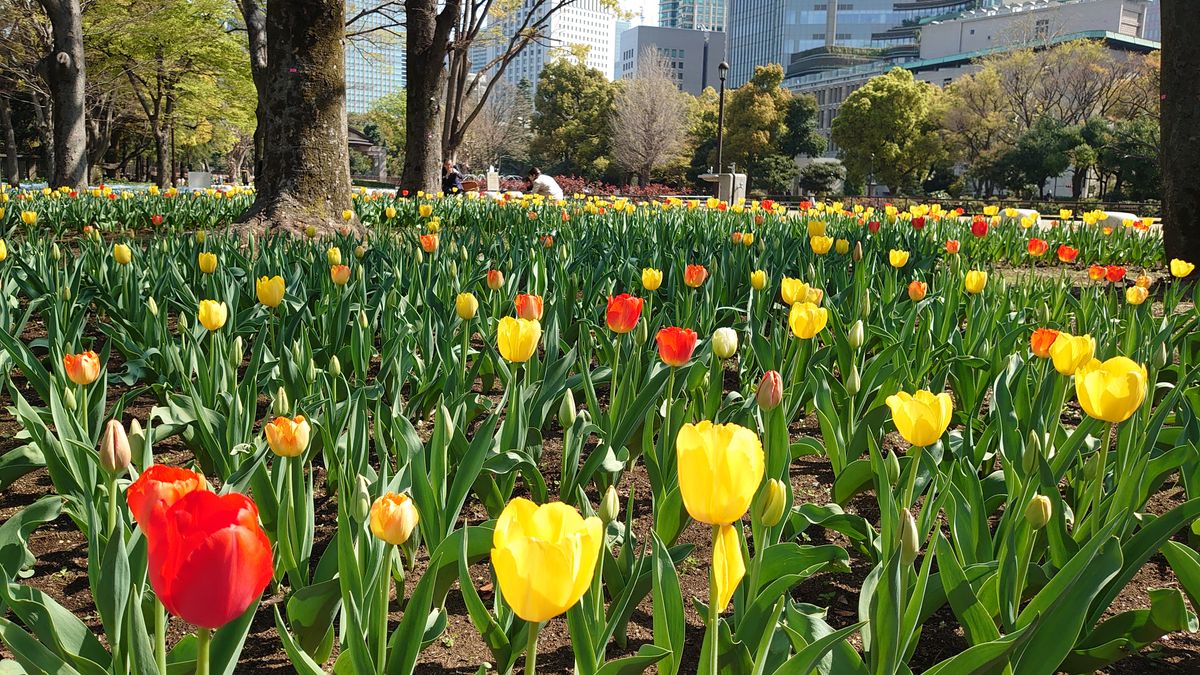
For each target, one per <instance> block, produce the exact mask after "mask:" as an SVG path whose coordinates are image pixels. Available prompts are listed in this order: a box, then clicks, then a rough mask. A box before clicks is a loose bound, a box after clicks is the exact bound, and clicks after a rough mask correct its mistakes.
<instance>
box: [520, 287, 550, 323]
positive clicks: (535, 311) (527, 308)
mask: <svg viewBox="0 0 1200 675" xmlns="http://www.w3.org/2000/svg"><path fill="white" fill-rule="evenodd" d="M516 305H517V316H518V317H520V318H522V319H527V320H529V321H541V320H542V311H543V309H544V308H543V304H542V296H540V295H529V294H526V293H521V294H520V295H518V296H517V300H516Z"/></svg>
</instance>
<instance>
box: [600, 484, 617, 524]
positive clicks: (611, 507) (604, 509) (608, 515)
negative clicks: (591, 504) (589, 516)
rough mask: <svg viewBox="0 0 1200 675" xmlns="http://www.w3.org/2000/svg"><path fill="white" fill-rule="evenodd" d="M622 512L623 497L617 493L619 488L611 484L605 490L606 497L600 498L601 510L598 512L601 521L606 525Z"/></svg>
mask: <svg viewBox="0 0 1200 675" xmlns="http://www.w3.org/2000/svg"><path fill="white" fill-rule="evenodd" d="M620 513H621V498H620V497H619V496H618V495H617V488H616V487H614V486H612V485H609V486H608V489H607V490H605V491H604V497H603V498H602V499H601V500H600V511H599V512H598V513H597V514H596V515H598V516H600V522H602V523H604V524H605V525H607V524H609V523H611V522H612V521H614V520H616V519H617V516H618V515H620Z"/></svg>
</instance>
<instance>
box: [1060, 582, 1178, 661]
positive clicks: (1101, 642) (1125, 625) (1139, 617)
mask: <svg viewBox="0 0 1200 675" xmlns="http://www.w3.org/2000/svg"><path fill="white" fill-rule="evenodd" d="M1185 630H1191V631H1195V630H1196V619H1195V617H1194V616H1189V614H1188V611H1187V606H1186V604H1185V602H1184V599H1183V594H1182V593H1180V592H1179V591H1178V590H1176V589H1174V588H1159V589H1155V590H1152V591H1150V609H1135V610H1132V611H1128V612H1121V613H1120V614H1118V615H1116V616H1114V617H1111V618H1109V619H1108V620H1106V621H1105V622H1104V623H1102V624H1100V625H1099V626H1097V627H1096V629H1095V630H1093V631H1092V632H1091V634H1090V635H1088V636H1087V637H1085V638H1084V639H1083V640H1082V641H1081V642H1080V643H1079V646H1078V647H1076V648H1075V649H1073V650H1072V651H1071V653H1070V655H1069V656H1067V658H1066V660H1065V661H1063V663H1062V666H1061V668H1062V669H1063V670H1066V671H1067V672H1070V673H1084V672H1093V671H1096V670H1099V669H1101V668H1104V667H1106V666H1109V665H1111V664H1113V663H1116V662H1117V661H1120V660H1121V659H1123V658H1125V657H1126V656H1129V655H1130V654H1135V653H1137V652H1138V651H1139V650H1140V649H1142V648H1143V647H1145V646H1146V645H1149V644H1151V643H1153V642H1157V641H1158V639H1159V638H1161V637H1162V636H1164V635H1166V634H1168V633H1173V632H1176V631H1185Z"/></svg>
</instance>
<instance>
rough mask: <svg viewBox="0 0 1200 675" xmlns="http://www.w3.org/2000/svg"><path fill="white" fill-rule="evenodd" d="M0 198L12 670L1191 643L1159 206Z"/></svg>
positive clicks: (598, 661)
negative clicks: (336, 209)
mask: <svg viewBox="0 0 1200 675" xmlns="http://www.w3.org/2000/svg"><path fill="white" fill-rule="evenodd" d="M252 201H253V193H252V192H249V191H245V190H232V191H230V192H227V193H221V192H216V191H208V192H203V191H201V192H195V193H187V192H176V191H174V190H170V191H162V192H160V191H158V190H148V191H139V192H133V191H120V190H117V191H114V190H111V189H108V188H103V187H98V188H95V189H92V190H90V191H89V192H87V193H72V192H68V191H66V190H52V189H49V188H48V189H46V190H40V191H25V192H19V191H16V190H9V191H7V192H0V521H2V523H0V570H2V572H3V579H0V673H2V674H3V675H13V674H17V673H29V674H31V675H33V674H40V673H54V674H75V673H78V674H79V675H100V674H104V673H114V674H115V673H122V674H123V673H137V674H150V673H158V674H164V675H165V674H170V675H185V674H189V673H197V674H198V675H210V674H221V675H231V674H233V673H258V672H280V673H287V672H296V673H302V674H305V675H308V674H314V675H315V674H318V673H336V674H338V675H369V674H377V675H384V674H388V675H407V674H408V673H479V674H480V675H485V674H487V673H500V674H507V673H535V672H538V671H539V670H540V671H541V672H543V673H579V674H580V675H632V674H635V673H643V672H651V673H660V674H666V675H675V674H676V673H703V674H705V675H717V674H721V675H807V674H808V673H821V674H822V675H830V674H833V675H845V674H850V675H857V674H863V675H908V674H910V673H929V674H939V675H959V674H963V673H980V674H983V673H995V674H997V675H999V674H1014V675H1035V674H1044V675H1051V674H1052V673H1056V672H1065V673H1093V672H1103V673H1150V672H1156V673H1175V672H1178V673H1186V672H1197V669H1200V639H1197V638H1196V637H1195V636H1194V635H1193V634H1194V633H1195V631H1197V629H1198V628H1200V624H1198V622H1197V611H1198V610H1200V604H1198V603H1200V552H1198V551H1200V549H1198V548H1197V547H1198V546H1200V525H1198V524H1197V517H1198V516H1200V327H1198V325H1197V322H1198V320H1200V312H1198V311H1197V309H1196V300H1197V294H1198V292H1197V290H1196V286H1195V284H1194V283H1193V282H1192V280H1193V279H1194V278H1195V276H1196V275H1195V273H1194V270H1193V265H1192V262H1190V261H1184V260H1177V259H1176V260H1171V259H1167V258H1166V256H1165V255H1164V253H1163V244H1162V236H1161V232H1160V230H1159V226H1158V225H1157V224H1154V223H1151V222H1149V221H1142V220H1128V221H1123V222H1114V221H1113V220H1112V219H1110V218H1107V216H1106V214H1103V213H1101V212H1088V213H1072V212H1069V211H1063V212H1061V213H1055V214H1042V215H1040V216H1039V215H1038V214H1035V213H1030V212H1027V211H1018V210H1016V209H998V208H996V207H986V208H984V209H982V212H980V213H972V212H970V211H963V210H961V209H956V208H954V207H955V205H953V204H942V205H937V204H929V205H916V206H906V207H905V208H896V207H893V206H889V205H885V204H875V205H874V206H868V205H865V204H852V203H849V202H847V203H844V204H843V203H832V202H825V203H821V202H817V203H809V202H804V203H801V204H799V205H798V206H797V205H791V206H783V205H780V204H775V203H772V202H770V201H764V202H739V203H736V204H725V203H723V202H719V201H717V200H715V199H699V200H686V199H685V200H681V199H676V198H670V199H660V200H656V201H648V202H644V201H631V200H626V199H621V198H604V199H600V198H594V197H592V198H587V197H582V196H577V197H575V198H572V199H568V200H565V201H557V202H556V201H547V200H544V199H542V198H540V197H521V196H496V197H491V196H480V195H473V194H472V195H467V196H461V197H460V196H455V197H443V196H440V195H438V196H435V195H425V194H415V195H408V194H407V193H401V194H393V193H382V192H379V193H366V192H361V193H358V194H355V199H354V202H353V209H351V210H347V211H345V212H344V213H343V214H342V216H343V223H342V226H341V227H340V228H338V227H333V228H329V232H328V233H324V232H317V231H309V233H308V236H297V237H292V236H286V235H266V236H263V235H259V236H253V235H249V234H246V233H245V232H243V231H242V230H240V229H239V228H238V226H236V225H235V221H236V219H237V217H238V216H239V215H240V214H241V213H242V212H243V211H244V210H245V209H246V208H247V207H248V206H249V205H250V203H251V202H252Z"/></svg>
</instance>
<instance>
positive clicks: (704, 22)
mask: <svg viewBox="0 0 1200 675" xmlns="http://www.w3.org/2000/svg"><path fill="white" fill-rule="evenodd" d="M725 2H726V0H659V3H658V25H659V26H662V27H663V28H686V29H688V30H700V31H723V30H725Z"/></svg>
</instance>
